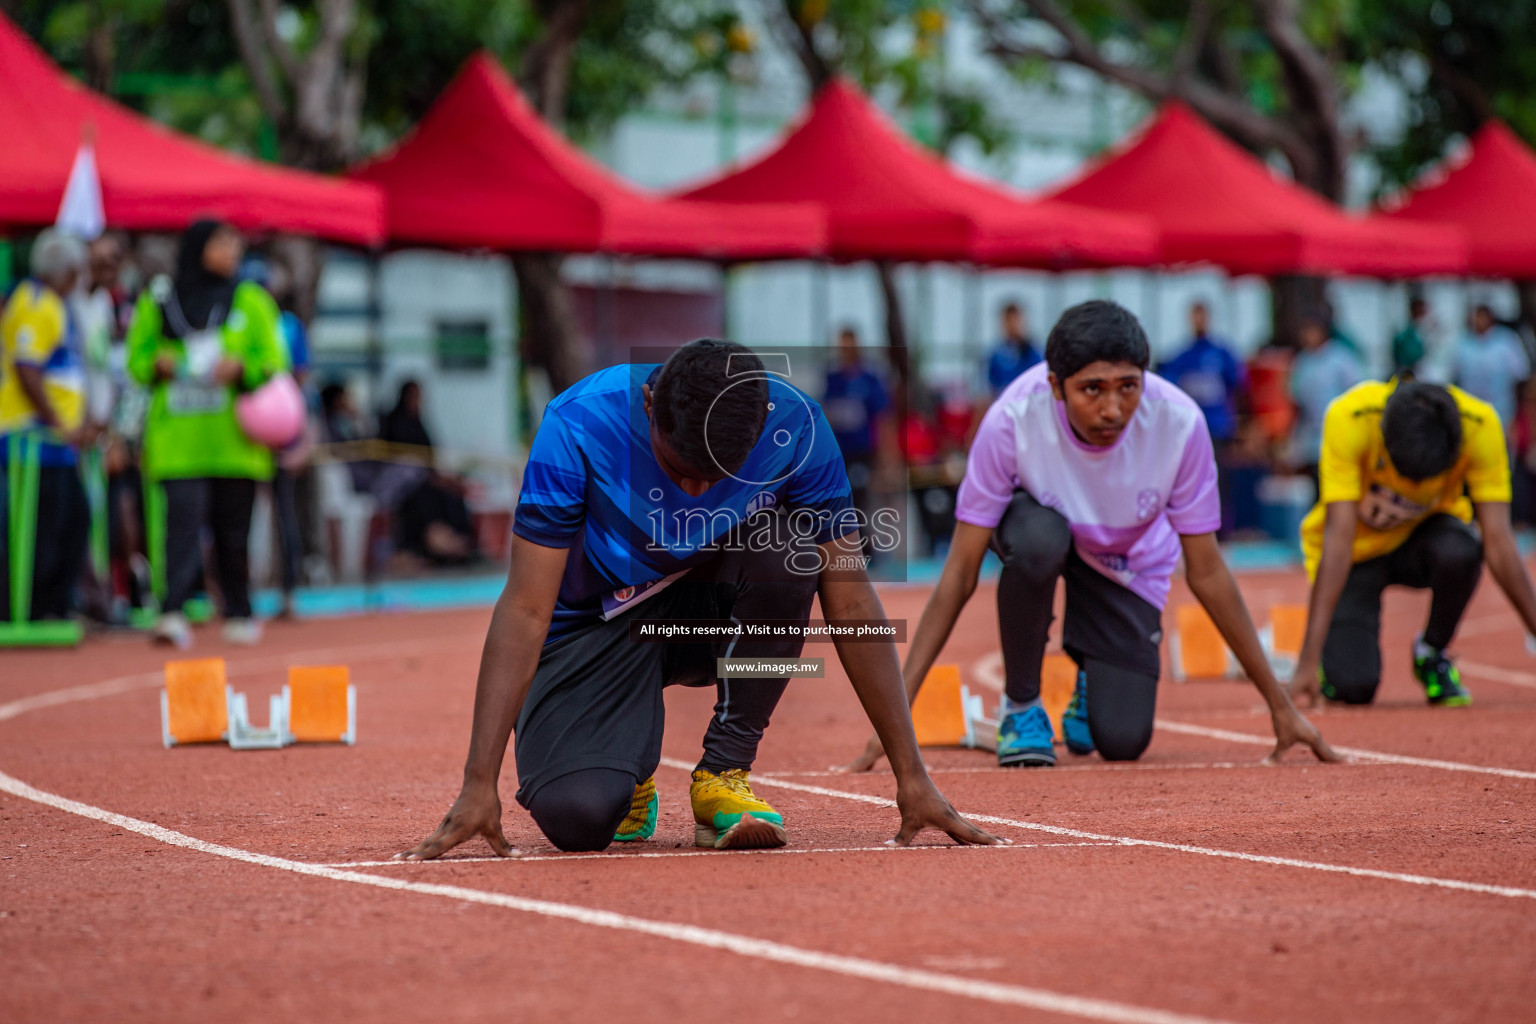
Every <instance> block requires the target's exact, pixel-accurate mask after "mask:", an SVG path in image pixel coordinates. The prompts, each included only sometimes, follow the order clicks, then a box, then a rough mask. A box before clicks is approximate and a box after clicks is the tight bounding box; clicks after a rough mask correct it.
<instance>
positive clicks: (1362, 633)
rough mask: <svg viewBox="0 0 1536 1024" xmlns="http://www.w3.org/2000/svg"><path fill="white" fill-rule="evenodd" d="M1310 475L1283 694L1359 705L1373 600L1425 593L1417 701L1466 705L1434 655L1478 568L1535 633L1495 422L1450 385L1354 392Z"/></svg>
mask: <svg viewBox="0 0 1536 1024" xmlns="http://www.w3.org/2000/svg"><path fill="white" fill-rule="evenodd" d="M1318 476H1319V481H1320V486H1319V490H1320V493H1319V495H1318V499H1319V500H1318V504H1317V507H1316V508H1314V509H1313V510H1312V512H1311V514H1310V515H1308V516H1307V518H1306V521H1305V522H1304V523H1302V527H1301V539H1302V546H1303V548H1304V549H1305V553H1306V559H1307V572H1308V574H1309V575H1310V576H1311V578H1312V599H1311V603H1310V606H1309V609H1308V616H1307V633H1306V640H1305V643H1304V644H1303V645H1302V651H1301V655H1300V657H1299V659H1298V661H1297V665H1296V675H1295V677H1294V679H1293V680H1292V683H1291V689H1292V692H1293V693H1305V694H1308V695H1310V696H1311V697H1312V698H1313V700H1314V702H1315V699H1316V696H1317V694H1318V693H1319V692H1320V693H1321V694H1322V695H1323V696H1324V697H1326V698H1328V699H1329V700H1337V701H1343V702H1344V703H1347V704H1368V703H1370V701H1371V700H1372V698H1374V697H1375V695H1376V687H1377V685H1378V684H1379V683H1380V682H1381V644H1380V631H1381V592H1382V591H1383V590H1384V589H1385V588H1387V587H1388V586H1405V587H1415V588H1418V589H1426V588H1427V589H1428V590H1430V591H1431V592H1432V594H1433V597H1432V599H1431V603H1430V610H1429V621H1428V623H1427V624H1426V625H1425V627H1424V632H1423V634H1422V635H1421V636H1420V637H1419V639H1418V640H1417V641H1416V643H1415V645H1414V651H1413V666H1414V675H1415V676H1417V677H1418V680H1419V682H1420V684H1422V685H1423V687H1424V692H1425V696H1426V697H1427V698H1428V699H1429V702H1430V703H1431V704H1438V705H1443V706H1454V705H1462V704H1469V703H1471V700H1472V695H1471V694H1470V693H1468V692H1467V690H1466V688H1465V687H1463V686H1462V685H1461V675H1460V673H1459V672H1458V671H1457V669H1456V666H1455V665H1453V664H1452V663H1451V661H1450V659H1449V658H1448V657H1447V656H1446V653H1445V649H1446V647H1447V646H1448V645H1449V644H1450V642H1451V638H1452V637H1453V636H1455V633H1456V627H1457V625H1458V623H1460V621H1461V616H1462V613H1463V612H1464V611H1466V607H1467V603H1468V602H1469V601H1470V600H1471V599H1472V592H1473V591H1474V590H1476V589H1477V582H1478V578H1479V577H1480V576H1481V575H1482V567H1483V563H1484V562H1485V561H1486V562H1487V563H1488V568H1489V570H1490V571H1492V573H1493V578H1494V579H1495V580H1496V581H1498V584H1499V587H1500V588H1501V589H1502V590H1503V591H1504V593H1505V594H1506V595H1508V597H1509V599H1510V601H1511V602H1512V603H1513V604H1514V606H1515V610H1516V611H1518V612H1519V613H1520V617H1521V618H1522V619H1524V620H1525V624H1526V629H1528V630H1530V631H1531V632H1533V633H1536V591H1533V590H1532V587H1531V580H1530V577H1529V575H1527V573H1526V571H1525V566H1524V565H1523V564H1522V562H1521V561H1520V554H1519V551H1518V549H1517V548H1516V546H1515V536H1514V532H1513V531H1512V530H1511V529H1510V525H1509V499H1510V482H1509V454H1508V450H1507V449H1506V447H1505V443H1504V429H1503V427H1502V425H1501V424H1500V423H1499V417H1498V414H1497V413H1495V412H1494V410H1493V407H1492V406H1490V405H1489V404H1488V403H1487V402H1483V401H1480V400H1478V399H1476V398H1473V397H1472V396H1471V395H1469V394H1467V393H1466V392H1464V391H1461V390H1459V389H1457V388H1446V387H1440V386H1438V385H1434V384H1425V383H1422V382H1418V381H1410V382H1407V383H1403V384H1399V383H1398V382H1397V381H1396V380H1392V381H1387V382H1380V381H1373V382H1370V383H1366V384H1360V385H1358V386H1356V387H1355V388H1352V389H1351V390H1349V391H1347V392H1345V393H1344V394H1343V395H1341V396H1340V397H1339V398H1338V399H1337V400H1335V401H1334V402H1333V404H1331V405H1330V406H1329V407H1328V412H1327V416H1326V417H1325V419H1324V422H1323V447H1322V458H1321V462H1320V464H1319V467H1318ZM1474 522H1475V525H1474Z"/></svg>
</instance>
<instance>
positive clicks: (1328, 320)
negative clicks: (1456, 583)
mask: <svg viewBox="0 0 1536 1024" xmlns="http://www.w3.org/2000/svg"><path fill="white" fill-rule="evenodd" d="M150 241H151V240H150V239H141V241H140V244H139V246H138V247H137V249H136V250H134V251H130V248H129V246H128V244H127V242H126V240H125V239H124V238H122V237H120V236H118V235H115V234H111V233H109V234H106V235H103V236H101V237H99V238H97V239H95V240H94V241H92V242H90V243H85V242H82V241H80V240H78V239H76V238H73V237H71V236H69V235H67V234H63V233H60V232H57V231H45V232H43V233H42V234H41V235H39V236H38V238H37V239H36V240H35V242H34V243H33V245H32V246H31V250H30V268H31V273H30V275H29V276H28V277H27V278H26V279H25V280H23V281H21V282H20V283H19V284H18V285H16V286H15V288H13V289H12V290H11V292H10V294H9V295H8V296H6V298H5V302H4V306H3V311H0V503H15V502H16V501H17V500H18V499H19V498H20V497H21V494H20V493H13V492H17V491H18V487H19V486H21V482H22V481H25V480H27V479H28V477H27V474H26V473H23V472H20V470H21V469H22V468H24V467H23V464H25V465H27V466H32V465H35V466H36V475H35V483H32V484H27V485H26V486H27V488H28V489H29V493H35V499H33V500H35V502H36V509H37V514H36V520H35V521H36V524H37V525H36V530H35V537H34V538H33V547H34V550H33V552H32V554H33V557H32V559H31V563H32V576H33V580H32V588H31V593H30V610H29V617H30V618H31V619H33V620H43V619H58V618H65V617H70V616H74V615H84V616H86V617H88V618H90V619H94V620H96V621H99V622H102V623H108V624H132V625H139V626H143V627H146V628H149V629H151V630H152V634H153V636H154V637H155V638H156V639H157V640H159V641H162V642H165V643H169V644H174V645H176V646H179V647H187V646H189V645H190V644H191V643H192V631H191V623H192V622H193V621H194V620H197V619H201V618H203V617H209V616H211V614H212V610H213V609H214V608H215V607H217V609H218V611H219V613H220V614H221V615H222V618H223V626H222V629H223V634H224V637H225V639H226V640H228V641H230V642H234V643H254V642H256V641H257V640H258V639H259V637H260V635H261V628H260V625H259V623H258V621H257V619H256V617H255V615H254V614H253V609H252V604H251V581H252V569H251V565H252V558H251V553H252V546H253V544H252V522H253V517H254V516H255V511H256V509H257V508H258V505H260V506H261V507H263V508H269V509H270V515H269V516H264V517H257V521H258V522H259V523H262V524H266V523H268V522H270V529H266V528H265V526H264V527H263V529H265V532H267V533H269V534H270V537H268V538H267V543H265V545H264V547H265V548H266V549H270V550H271V551H272V552H273V553H274V555H275V562H276V572H275V575H276V576H277V582H278V584H279V586H280V589H281V593H282V604H281V608H280V614H292V612H293V602H294V594H295V591H296V589H297V588H298V587H299V586H300V585H301V584H305V583H324V582H328V581H331V580H333V579H336V578H338V577H339V578H342V579H357V578H365V577H367V576H368V575H370V574H372V573H375V572H378V571H387V572H389V573H391V574H400V573H401V572H409V571H412V570H415V569H422V568H429V567H435V566H455V565H466V564H472V563H474V562H476V561H478V560H479V559H481V558H482V555H481V547H482V545H481V544H480V541H479V536H480V530H479V524H478V523H477V521H476V518H475V516H473V515H472V513H471V509H470V504H469V500H468V499H469V487H468V486H467V484H466V482H465V480H464V479H463V478H461V477H459V476H457V475H455V474H454V473H451V472H448V471H446V470H445V469H444V468H443V467H442V466H441V465H440V462H439V458H438V455H437V452H436V448H435V446H434V442H433V438H432V436H431V434H430V433H429V431H428V429H427V427H426V423H425V418H424V415H423V408H424V401H425V399H424V395H423V390H422V387H421V385H420V384H419V383H418V382H416V381H410V380H408V381H405V382H404V383H402V384H401V385H400V387H399V391H398V394H397V396H396V397H395V399H394V402H393V404H392V405H391V406H390V407H389V408H387V409H383V410H380V412H379V413H378V414H377V415H376V416H369V415H366V414H365V413H364V412H363V411H362V410H361V409H360V407H359V403H358V402H357V401H356V400H355V399H354V396H353V395H352V394H351V393H349V391H348V390H347V388H346V386H345V385H344V384H342V383H340V382H327V383H323V384H322V383H321V382H318V381H316V380H314V379H313V375H312V363H311V359H310V351H309V344H308V337H307V332H306V327H305V324H304V322H303V320H302V319H301V318H300V317H299V316H298V314H297V310H296V302H295V293H296V287H295V274H294V273H293V272H292V270H291V269H290V268H289V267H288V266H287V265H285V263H284V262H283V261H282V260H281V259H279V258H276V256H275V255H274V253H272V252H262V251H253V250H251V249H249V248H248V247H247V244H246V240H245V239H244V238H243V237H242V236H241V234H240V233H239V232H238V231H237V230H235V229H234V228H233V227H231V226H229V225H228V224H223V223H220V222H217V221H199V222H198V223H196V224H193V225H192V226H191V227H189V228H188V229H187V231H186V232H185V233H184V234H183V236H182V237H181V239H180V242H179V244H178V245H176V246H175V247H174V248H170V247H165V246H162V247H161V248H160V249H158V250H157V249H155V248H154V247H153V246H152V245H149V244H148V243H149V242H150ZM1405 314H1406V318H1405V321H1404V326H1403V327H1402V329H1401V330H1400V331H1398V333H1397V334H1396V335H1395V336H1394V337H1393V338H1391V339H1390V344H1389V345H1388V346H1387V351H1388V352H1390V363H1391V365H1390V368H1387V367H1378V368H1377V369H1378V371H1379V372H1381V373H1382V374H1383V375H1386V374H1389V373H1390V374H1396V375H1398V376H1401V377H1411V376H1416V375H1421V374H1425V373H1426V372H1430V373H1431V374H1432V375H1433V376H1435V377H1436V379H1443V378H1445V377H1449V379H1450V381H1451V382H1453V383H1455V384H1457V385H1459V386H1460V387H1462V388H1464V389H1465V390H1467V391H1468V392H1470V393H1471V394H1473V395H1475V396H1476V397H1478V398H1481V399H1483V400H1485V401H1487V402H1489V403H1490V404H1492V405H1493V407H1494V408H1495V409H1496V410H1498V413H1499V416H1500V417H1501V419H1502V420H1503V423H1504V427H1505V432H1506V436H1507V440H1508V443H1509V446H1510V455H1511V459H1512V460H1513V464H1514V468H1515V492H1516V493H1515V503H1514V513H1515V516H1516V519H1517V521H1520V522H1527V523H1528V522H1531V521H1532V520H1533V518H1536V408H1533V406H1536V394H1533V393H1532V390H1531V389H1527V387H1526V381H1527V379H1528V378H1529V377H1530V376H1531V362H1530V358H1529V348H1528V344H1527V339H1525V338H1523V337H1522V336H1521V335H1520V334H1519V333H1518V332H1517V331H1516V330H1515V329H1514V328H1513V327H1512V326H1511V325H1508V324H1504V323H1500V322H1499V321H1498V319H1497V318H1496V317H1495V316H1494V314H1493V312H1492V311H1491V310H1490V308H1489V307H1488V306H1487V305H1478V306H1476V307H1475V309H1474V310H1473V312H1472V314H1471V316H1470V318H1469V322H1468V323H1467V325H1466V326H1465V328H1464V330H1462V331H1460V332H1455V333H1454V334H1453V332H1451V331H1449V330H1447V329H1446V326H1445V325H1442V324H1439V323H1437V322H1436V321H1435V319H1434V317H1433V315H1432V313H1431V311H1430V308H1429V306H1428V305H1427V304H1426V303H1425V302H1424V301H1423V299H1421V298H1414V299H1412V300H1411V301H1410V303H1409V306H1408V308H1407V310H1405ZM1043 350H1044V346H1043V344H1042V343H1041V341H1040V340H1039V339H1037V337H1036V336H1035V335H1034V334H1033V333H1032V332H1031V329H1030V323H1029V318H1028V313H1027V311H1026V310H1025V309H1024V307H1023V306H1022V305H1020V304H1019V303H1017V302H1008V303H1006V304H1005V305H1004V306H1003V307H1002V308H1001V309H1000V311H999V337H998V339H997V341H996V342H995V344H993V345H992V346H991V347H990V349H989V351H988V352H987V355H986V359H985V363H984V365H982V366H979V367H976V380H977V382H978V383H979V384H980V387H979V388H978V387H977V386H974V385H972V384H971V382H966V381H960V382H951V384H950V385H949V386H944V387H930V386H926V385H924V384H922V383H921V381H920V380H919V379H914V380H913V381H911V382H910V383H909V384H908V385H907V386H906V387H897V386H895V385H894V378H895V375H894V374H893V373H892V372H891V368H890V367H889V366H887V365H885V360H884V358H883V357H880V358H875V357H872V356H870V354H869V353H870V350H869V349H866V348H863V347H861V345H860V341H859V337H858V335H857V333H856V332H855V331H854V329H853V328H851V327H848V328H844V329H843V330H842V331H841V332H840V333H839V335H838V338H837V346H836V350H835V354H834V357H833V360H832V363H831V365H830V366H829V367H828V369H827V372H826V377H825V380H824V383H823V390H822V394H821V395H820V396H819V397H820V398H821V401H822V406H823V408H824V410H825V412H826V416H827V420H828V422H829V424H830V425H831V427H832V430H833V432H834V434H835V435H836V437H837V441H838V444H839V445H840V446H841V448H842V451H843V454H844V459H845V462H846V465H847V469H848V476H849V480H850V482H851V484H852V487H853V493H854V500H855V504H856V505H857V506H858V507H859V508H860V509H862V510H864V511H865V512H866V513H867V514H872V513H873V511H874V509H876V508H879V507H890V505H891V502H892V500H893V499H897V500H899V499H901V498H902V496H903V495H904V494H905V495H906V496H907V500H908V508H909V509H911V510H912V512H913V513H914V518H915V520H916V523H917V526H918V529H917V530H915V531H913V533H912V535H911V537H910V540H911V542H912V547H911V549H910V553H911V554H914V555H918V556H935V555H939V554H942V553H943V550H944V548H945V546H946V545H947V543H948V540H949V537H950V534H951V532H952V531H953V528H954V508H955V496H956V491H957V487H958V484H959V481H960V478H961V476H962V475H963V473H964V469H965V456H966V452H967V450H968V448H969V445H970V441H971V438H972V436H973V435H974V433H975V431H976V428H977V426H978V425H979V423H980V420H981V417H982V415H983V414H984V413H985V411H986V408H987V406H988V405H989V404H990V402H991V401H992V400H993V399H994V398H995V397H996V396H997V394H998V393H1000V392H1001V391H1002V390H1003V389H1004V388H1005V387H1007V386H1008V384H1009V383H1010V382H1011V381H1012V380H1014V378H1016V377H1017V376H1018V375H1019V374H1021V373H1023V372H1024V371H1025V370H1027V369H1029V368H1030V367H1031V366H1034V365H1035V364H1037V363H1039V362H1040V361H1041V360H1042V359H1043V356H1044V351H1043ZM1427 368H1428V371H1427ZM1156 369H1157V371H1158V372H1159V373H1161V374H1162V375H1163V376H1164V377H1166V378H1167V379H1169V380H1170V381H1172V382H1173V383H1174V384H1176V385H1177V386H1178V387H1180V388H1182V389H1183V390H1184V391H1185V392H1187V393H1188V394H1189V395H1190V396H1191V397H1192V398H1193V399H1194V400H1195V401H1196V402H1197V403H1198V404H1199V405H1200V407H1201V409H1202V410H1203V411H1204V413H1205V417H1206V422H1207V424H1208V426H1209V428H1210V431H1211V436H1212V439H1213V441H1214V443H1215V448H1216V453H1217V462H1218V469H1219V483H1220V488H1221V497H1222V509H1223V515H1222V533H1223V534H1224V535H1225V536H1229V537H1230V536H1245V535H1249V536H1251V535H1258V534H1264V533H1267V534H1269V535H1271V536H1274V537H1276V538H1277V539H1282V540H1285V541H1287V542H1294V540H1295V536H1296V527H1297V524H1298V523H1299V521H1300V517H1301V516H1302V515H1303V514H1304V513H1305V511H1306V510H1307V508H1308V507H1309V506H1310V505H1311V503H1312V501H1313V500H1314V495H1315V482H1316V477H1317V463H1318V455H1319V446H1320V444H1321V437H1322V421H1323V415H1324V412H1325V410H1326V409H1327V407H1328V404H1329V403H1330V402H1331V401H1333V399H1335V398H1336V397H1338V396H1339V395H1340V394H1342V393H1343V392H1345V391H1346V390H1348V389H1349V388H1351V387H1353V386H1354V385H1355V384H1357V383H1359V382H1360V381H1362V380H1365V379H1367V377H1369V376H1370V371H1369V370H1368V368H1367V365H1366V360H1365V358H1364V357H1363V355H1362V352H1361V348H1360V346H1359V344H1358V343H1357V342H1356V341H1355V340H1354V339H1352V338H1351V337H1350V336H1349V335H1348V334H1347V333H1346V332H1344V331H1343V330H1341V329H1340V327H1339V325H1338V324H1337V322H1336V321H1335V318H1334V317H1333V316H1332V314H1331V312H1330V311H1328V310H1327V309H1317V310H1314V311H1311V312H1309V313H1307V314H1306V315H1305V316H1303V317H1302V318H1301V321H1300V327H1299V329H1298V330H1297V331H1296V334H1295V337H1292V338H1279V339H1276V340H1275V341H1273V342H1272V343H1270V344H1268V345H1265V346H1264V347H1262V348H1260V349H1259V350H1258V351H1257V352H1255V353H1254V354H1253V355H1252V356H1251V357H1249V358H1247V359H1243V358H1240V357H1239V356H1238V354H1237V352H1236V351H1235V350H1234V348H1233V346H1232V345H1231V344H1230V342H1228V341H1227V340H1226V339H1224V338H1222V337H1220V336H1218V335H1217V334H1215V333H1214V332H1213V331H1212V329H1211V318H1210V310H1209V307H1208V306H1207V304H1206V303H1204V302H1196V303H1195V304H1193V305H1192V306H1191V307H1190V309H1189V333H1188V337H1187V339H1185V340H1184V342H1183V343H1182V344H1181V345H1180V347H1179V349H1178V351H1177V353H1176V354H1175V355H1173V356H1172V357H1171V358H1169V359H1167V360H1165V361H1163V362H1162V363H1161V364H1160V365H1158V366H1157V367H1156ZM915 376H916V377H919V378H920V374H917V375H915ZM283 388H289V389H291V392H292V395H293V398H292V404H293V407H294V411H293V415H292V419H291V422H290V421H288V420H285V419H284V414H283V412H282V410H283V401H284V397H283V396H284V394H285V393H286V392H283ZM978 391H979V392H980V393H979V395H978ZM263 416H265V417H266V418H265V419H262V418H261V417H263ZM7 521H9V520H7ZM8 532H9V531H0V533H8ZM261 532H262V531H261V530H258V534H260V533H261ZM868 534H869V531H866V536H868ZM258 539H259V538H258ZM5 540H6V538H5V537H3V536H0V556H3V558H4V561H5V565H6V568H5V569H4V570H3V571H0V572H3V573H8V572H9V566H10V565H11V564H12V562H13V561H15V560H16V559H15V557H14V556H15V555H17V554H18V552H12V551H9V549H8V547H4V542H5ZM869 553H871V554H877V553H875V552H873V551H871V552H869ZM3 578H4V579H6V580H7V581H8V580H9V575H4V576H3ZM10 595H11V587H10V586H8V585H7V586H4V587H0V617H4V618H7V619H8V618H10V617H11V608H10Z"/></svg>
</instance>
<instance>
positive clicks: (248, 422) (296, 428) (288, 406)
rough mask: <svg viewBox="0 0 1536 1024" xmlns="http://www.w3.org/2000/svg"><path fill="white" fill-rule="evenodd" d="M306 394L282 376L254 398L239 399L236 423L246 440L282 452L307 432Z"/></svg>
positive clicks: (259, 389) (255, 392) (251, 396)
mask: <svg viewBox="0 0 1536 1024" xmlns="http://www.w3.org/2000/svg"><path fill="white" fill-rule="evenodd" d="M304 418H305V408H304V392H302V391H300V390H299V385H298V384H297V383H296V382H295V381H294V379H293V377H291V376H290V375H288V374H286V373H280V374H278V375H277V376H275V377H273V378H272V379H271V380H269V381H267V382H266V383H265V384H263V385H262V386H261V387H259V388H257V389H256V390H255V391H252V392H251V393H250V394H246V395H241V396H239V397H238V398H236V399H235V420H236V422H238V423H239V424H240V429H241V430H243V431H245V436H246V437H248V438H250V439H251V440H252V441H255V442H256V443H257V444H264V445H266V446H267V447H268V448H282V447H284V446H285V445H289V444H292V443H293V442H294V441H296V440H298V438H299V435H300V434H302V433H303V432H304Z"/></svg>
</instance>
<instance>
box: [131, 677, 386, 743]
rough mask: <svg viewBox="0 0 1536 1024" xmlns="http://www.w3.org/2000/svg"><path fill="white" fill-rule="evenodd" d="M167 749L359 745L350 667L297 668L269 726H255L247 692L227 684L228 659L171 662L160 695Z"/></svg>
mask: <svg viewBox="0 0 1536 1024" xmlns="http://www.w3.org/2000/svg"><path fill="white" fill-rule="evenodd" d="M160 731H161V738H162V740H163V742H164V743H165V745H166V746H167V747H173V746H176V745H178V744H184V743H218V742H220V741H228V743H229V745H230V746H231V747H233V748H234V749H236V750H274V749H278V748H281V747H285V746H287V745H288V744H290V743H346V744H349V745H350V744H353V743H356V742H357V688H356V687H354V686H353V685H352V682H351V674H350V672H349V671H348V669H347V666H345V665H316V666H295V667H292V668H290V669H289V670H288V685H286V686H284V687H283V692H282V695H281V696H274V697H272V698H270V703H269V710H268V719H267V724H266V726H264V727H263V726H257V725H253V724H252V723H251V719H250V708H249V704H248V701H247V699H246V696H245V694H243V693H236V692H235V690H234V688H233V687H231V686H230V685H229V683H228V678H227V672H226V670H225V667H224V659H223V658H205V659H200V660H194V661H169V662H166V665H165V689H164V690H162V691H161V692H160Z"/></svg>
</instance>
